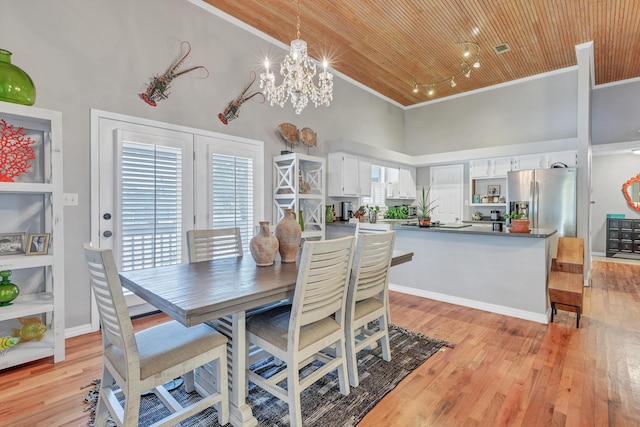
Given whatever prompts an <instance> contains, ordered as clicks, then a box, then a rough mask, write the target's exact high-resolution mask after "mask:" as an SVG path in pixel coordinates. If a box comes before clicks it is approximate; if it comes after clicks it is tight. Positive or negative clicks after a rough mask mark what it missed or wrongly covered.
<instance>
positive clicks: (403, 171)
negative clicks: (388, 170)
mask: <svg viewBox="0 0 640 427" xmlns="http://www.w3.org/2000/svg"><path fill="white" fill-rule="evenodd" d="M399 175H400V177H399V181H398V196H399V197H400V198H401V199H415V198H416V170H415V169H414V168H400V174H399Z"/></svg>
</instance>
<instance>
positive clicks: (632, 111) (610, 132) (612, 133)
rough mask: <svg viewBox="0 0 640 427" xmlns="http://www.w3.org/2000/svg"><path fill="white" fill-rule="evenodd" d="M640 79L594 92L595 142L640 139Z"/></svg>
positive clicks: (605, 142)
mask: <svg viewBox="0 0 640 427" xmlns="http://www.w3.org/2000/svg"><path fill="white" fill-rule="evenodd" d="M638 111H640V79H635V80H630V81H627V82H625V83H622V84H619V83H618V84H612V85H609V86H604V87H600V88H597V89H596V90H594V91H593V111H592V113H593V121H592V131H593V134H592V143H593V145H599V144H609V143H612V142H627V141H637V140H638V139H639V138H640V134H639V133H638V129H640V118H639V117H638Z"/></svg>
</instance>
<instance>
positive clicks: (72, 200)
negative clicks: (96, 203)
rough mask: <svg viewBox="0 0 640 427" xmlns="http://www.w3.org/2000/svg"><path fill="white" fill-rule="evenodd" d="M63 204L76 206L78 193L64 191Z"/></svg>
mask: <svg viewBox="0 0 640 427" xmlns="http://www.w3.org/2000/svg"><path fill="white" fill-rule="evenodd" d="M63 204H64V206H78V193H64V202H63Z"/></svg>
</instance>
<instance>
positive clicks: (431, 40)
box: [205, 0, 640, 106]
mask: <svg viewBox="0 0 640 427" xmlns="http://www.w3.org/2000/svg"><path fill="white" fill-rule="evenodd" d="M205 1H206V2H207V3H209V4H210V5H212V6H213V7H215V8H217V9H219V10H222V11H223V12H226V13H227V14H229V15H231V16H233V17H235V18H237V19H239V20H240V21H242V22H244V23H246V24H248V25H250V26H252V27H254V28H256V29H258V30H260V31H262V32H263V33H265V34H268V35H269V36H271V37H273V38H275V39H277V40H279V41H281V42H283V43H285V44H286V45H288V44H289V43H290V42H291V40H293V39H295V37H296V0H205ZM300 21H301V26H300V33H301V34H300V38H301V39H303V40H305V41H306V42H307V43H308V49H309V55H310V56H312V57H314V58H317V59H320V60H321V59H322V58H324V57H327V58H328V59H329V61H330V67H331V68H333V69H335V70H337V71H339V72H340V73H342V74H344V75H346V76H348V77H350V78H352V79H353V80H355V81H358V82H360V83H361V84H363V85H365V86H367V87H369V88H371V89H373V90H374V91H376V92H378V93H380V94H382V95H384V96H386V97H388V98H390V99H392V100H394V101H396V102H398V103H399V104H401V105H404V106H409V105H413V104H417V103H421V102H425V101H429V100H432V99H437V98H441V97H445V96H450V95H454V94H459V93H463V92H467V91H471V90H475V89H479V88H483V87H487V86H492V85H496V84H500V83H504V82H508V81H512V80H516V79H521V78H524V77H528V76H533V75H535V74H540V73H545V72H549V71H553V70H559V69H562V68H566V67H571V66H574V65H576V54H575V46H576V45H578V44H580V43H585V42H589V41H593V42H594V64H595V82H596V84H604V83H610V82H615V81H619V80H626V79H630V78H635V77H640V55H638V47H639V46H640V1H638V0H561V1H559V0H366V1H365V0H300ZM458 41H471V42H474V43H477V44H478V45H479V46H480V48H481V50H480V62H481V66H480V68H477V69H476V68H474V69H473V70H472V73H471V76H470V77H469V78H466V77H464V76H463V75H461V76H459V77H457V78H456V79H455V80H456V83H457V85H456V86H455V87H451V85H450V84H449V81H448V78H449V77H450V76H452V75H454V74H457V73H458V72H460V70H461V68H460V62H461V58H462V54H463V51H464V48H463V47H461V46H457V45H456V42H458ZM503 43H508V45H509V47H510V48H511V50H510V51H508V52H505V53H502V54H497V53H496V52H495V51H494V49H493V47H494V46H496V45H500V44H503ZM283 58H284V53H283V54H282V55H281V56H280V57H277V58H271V61H272V63H276V64H279V63H280V62H281V61H282V59H283ZM278 67H279V65H278ZM278 69H279V68H278ZM256 71H258V72H259V71H260V70H256ZM414 78H415V80H416V81H417V82H419V83H422V84H427V85H429V84H430V83H432V82H434V81H436V82H437V81H442V80H444V81H443V82H442V83H440V84H437V85H435V87H434V94H433V95H432V96H429V95H427V88H425V87H421V88H420V90H419V92H418V93H414V92H413V80H414ZM280 81H281V80H280V79H278V78H277V79H276V82H280Z"/></svg>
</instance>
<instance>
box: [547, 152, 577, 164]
mask: <svg viewBox="0 0 640 427" xmlns="http://www.w3.org/2000/svg"><path fill="white" fill-rule="evenodd" d="M555 164H560V166H563V165H566V166H567V167H569V168H571V167H575V166H578V153H577V152H576V151H557V152H555V153H549V154H548V155H547V165H546V167H548V168H551V167H553V166H554V165H555Z"/></svg>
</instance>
